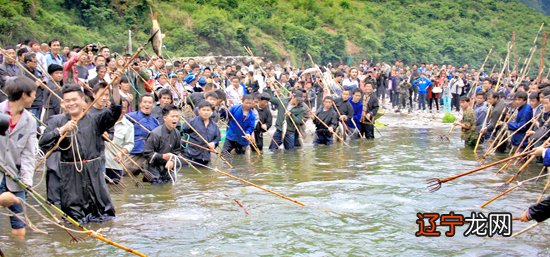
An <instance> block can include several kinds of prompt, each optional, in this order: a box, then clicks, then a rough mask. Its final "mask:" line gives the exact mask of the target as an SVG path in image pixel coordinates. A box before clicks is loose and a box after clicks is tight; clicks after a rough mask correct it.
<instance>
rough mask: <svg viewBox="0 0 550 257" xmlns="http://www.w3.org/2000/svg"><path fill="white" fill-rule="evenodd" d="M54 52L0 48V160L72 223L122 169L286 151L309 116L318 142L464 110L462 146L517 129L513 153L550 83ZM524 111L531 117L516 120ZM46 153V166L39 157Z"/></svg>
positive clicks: (91, 48)
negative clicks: (41, 170) (401, 117)
mask: <svg viewBox="0 0 550 257" xmlns="http://www.w3.org/2000/svg"><path fill="white" fill-rule="evenodd" d="M61 49H62V48H61V42H60V41H59V40H55V39H54V40H51V41H50V42H49V43H47V44H45V43H42V44H41V43H39V42H37V41H33V40H29V41H26V42H24V43H22V44H20V45H18V46H17V47H12V46H7V47H4V48H3V49H2V64H1V65H0V89H1V90H2V91H1V92H0V94H1V95H0V102H1V104H0V112H2V113H6V114H8V115H10V116H11V118H10V121H9V128H8V130H9V131H8V132H6V136H0V139H1V140H0V145H2V146H3V148H2V149H6V156H5V157H0V164H1V165H2V166H5V168H4V169H5V171H3V172H7V171H11V172H13V173H14V174H15V175H16V176H17V177H19V178H21V180H22V181H23V182H24V184H25V185H27V186H32V185H33V180H32V177H33V174H34V171H35V166H37V167H40V166H42V164H44V165H45V167H46V189H47V199H48V201H49V202H51V203H53V204H55V205H57V206H59V207H60V208H61V209H62V210H63V211H64V212H65V213H67V214H68V215H69V216H71V217H73V218H74V219H77V220H79V221H81V222H90V221H94V222H101V221H104V220H109V219H111V218H112V217H114V216H115V209H114V206H113V204H112V201H111V197H110V194H109V190H108V187H107V184H108V183H113V184H117V183H119V181H120V179H121V177H123V176H125V175H129V176H137V175H139V174H142V179H143V181H144V182H150V183H154V184H162V183H169V182H175V180H176V177H177V172H178V170H179V169H181V168H182V167H185V166H186V165H192V164H196V165H202V166H208V165H209V163H210V161H211V158H212V156H213V155H217V156H219V158H222V159H224V161H227V159H231V158H230V156H231V154H245V153H246V152H247V149H250V152H252V153H254V154H256V153H257V154H261V153H263V152H264V148H266V147H264V145H266V146H267V144H268V146H267V148H268V149H269V150H270V151H273V152H278V151H280V150H281V149H284V151H291V150H292V149H295V148H296V147H301V146H303V144H304V139H305V138H306V137H307V133H306V129H305V127H306V123H307V122H308V121H309V120H311V121H312V122H313V124H314V126H315V132H314V135H313V144H314V145H319V144H324V145H331V144H333V143H334V142H335V141H338V140H339V141H352V140H363V139H366V140H371V139H374V137H375V134H374V125H375V122H376V119H377V118H378V117H379V116H380V115H381V114H382V110H383V109H386V111H394V112H406V111H408V112H409V113H418V112H428V111H429V112H439V110H440V109H442V110H443V111H444V112H455V113H457V112H459V111H462V112H463V118H462V119H461V121H457V122H455V123H454V124H453V125H455V126H460V127H461V129H462V132H463V139H464V140H465V142H466V143H467V144H469V145H475V144H476V143H477V141H478V140H477V139H478V135H479V133H481V134H482V136H481V138H482V140H486V141H490V140H491V139H494V138H495V137H497V136H498V133H494V132H495V131H500V130H501V128H503V127H506V128H507V130H510V131H518V132H516V133H515V134H514V135H513V137H512V140H511V146H512V147H516V149H517V148H522V147H527V145H528V144H529V142H532V141H535V139H536V138H543V140H539V141H540V144H538V145H537V144H533V145H532V146H530V147H538V146H540V145H542V143H543V142H544V140H545V139H546V138H547V137H548V135H546V134H547V133H546V131H548V126H549V124H548V122H547V121H548V118H549V117H550V92H549V91H550V87H548V83H547V81H536V80H531V79H529V78H524V79H519V75H518V74H514V73H512V74H509V76H507V77H506V78H505V79H501V80H499V79H498V78H497V77H498V74H495V73H492V72H486V71H484V70H480V71H477V70H475V69H471V68H469V66H468V65H463V66H462V67H454V66H453V65H437V64H424V63H422V64H420V65H419V66H418V65H416V64H413V65H411V66H408V65H405V64H404V63H403V62H401V61H396V62H395V63H394V64H393V65H391V64H389V63H385V62H382V63H369V62H368V61H367V60H363V61H362V62H361V64H360V65H359V66H357V67H349V66H347V65H343V64H340V65H334V66H333V65H331V64H328V65H326V66H322V67H319V66H317V65H312V66H313V67H309V68H306V67H304V68H296V67H291V66H288V65H287V66H281V65H279V64H273V63H271V62H265V63H261V64H258V63H246V64H233V63H232V64H229V65H218V64H209V65H207V64H201V63H197V62H196V61H195V60H194V59H192V58H189V59H186V60H166V59H163V58H161V57H158V56H154V57H153V56H149V55H147V53H146V52H144V53H143V55H141V56H139V57H137V58H135V59H133V58H132V57H131V55H129V54H127V55H117V54H116V53H112V52H111V51H110V49H109V48H108V47H106V46H103V47H97V46H96V45H93V44H92V45H86V46H84V47H73V48H70V49H69V48H67V47H65V48H63V50H61ZM519 80H521V81H519ZM497 81H501V82H502V83H497ZM439 99H441V101H440V100H439ZM507 99H513V102H512V103H509V101H508V102H507ZM474 101H475V104H474V103H473V102H474ZM541 102H542V104H541ZM491 106H492V107H491ZM25 109H26V110H25ZM509 110H516V111H515V112H513V111H509ZM512 113H517V114H512ZM539 113H540V115H539ZM503 114H504V115H503ZM487 117H488V118H487ZM532 117H537V119H536V121H534V123H535V125H534V126H531V127H529V126H524V124H526V123H529V122H533V121H532V120H531V119H532ZM272 127H274V129H272V131H273V130H274V132H273V135H272V136H271V137H270V136H269V134H268V131H269V130H270V129H271V128H272ZM540 131H542V132H540ZM524 137H529V140H523V138H524ZM506 147H507V146H506V144H502V145H500V146H499V149H500V150H501V151H505V149H506ZM220 148H221V149H220ZM40 153H42V154H40ZM43 155H45V157H46V158H47V159H46V160H45V161H44V162H42V161H41V158H37V156H40V157H41V156H43ZM3 172H0V182H1V183H2V184H0V189H1V192H2V194H1V195H0V204H2V205H3V206H6V207H8V206H9V208H10V210H11V211H12V212H14V213H16V214H17V213H21V212H22V208H21V203H20V202H19V201H17V198H14V197H15V196H17V197H19V198H21V199H24V198H25V194H24V192H23V190H24V188H23V187H21V186H20V185H18V184H16V183H15V182H13V181H11V180H10V179H8V178H6V177H4V176H3ZM11 224H12V228H13V231H14V234H23V235H24V233H25V232H24V228H25V224H24V222H22V221H21V220H20V219H18V218H17V217H11Z"/></svg>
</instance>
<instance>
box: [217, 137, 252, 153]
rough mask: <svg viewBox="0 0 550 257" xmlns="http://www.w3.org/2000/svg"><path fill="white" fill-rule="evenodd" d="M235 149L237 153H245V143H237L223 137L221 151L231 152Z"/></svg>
mask: <svg viewBox="0 0 550 257" xmlns="http://www.w3.org/2000/svg"><path fill="white" fill-rule="evenodd" d="M233 149H235V152H236V153H237V154H244V153H246V145H241V144H239V143H237V141H231V140H229V139H225V143H224V144H223V149H222V151H223V152H228V153H231V151H233Z"/></svg>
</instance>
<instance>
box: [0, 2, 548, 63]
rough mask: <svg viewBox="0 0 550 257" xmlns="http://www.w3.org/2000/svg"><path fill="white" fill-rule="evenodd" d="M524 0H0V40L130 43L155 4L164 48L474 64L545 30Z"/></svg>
mask: <svg viewBox="0 0 550 257" xmlns="http://www.w3.org/2000/svg"><path fill="white" fill-rule="evenodd" d="M524 1H525V2H526V3H525V4H523V3H521V2H519V1H518V0H502V1H490V0H455V1H451V0H448V1H443V0H387V1H384V0H370V1H354V0H324V1H316V0H293V1H288V0H280V1H277V0H194V1H191V0H167V1H156V2H155V1H148V0H147V1H146V0H80V1H76V0H19V1H8V0H0V43H3V44H4V45H5V44H15V43H16V42H20V41H22V40H24V39H27V38H36V39H38V40H40V41H47V40H49V39H52V38H59V39H61V40H62V42H63V43H64V45H70V46H72V45H84V44H86V43H92V42H95V43H98V44H103V45H108V46H109V47H111V48H112V50H114V51H116V52H121V53H123V52H124V51H125V50H124V49H125V47H126V45H127V40H128V30H131V31H132V35H133V45H134V49H136V48H137V46H138V45H139V44H141V43H143V42H144V41H146V40H147V38H148V35H149V30H150V27H151V19H150V13H151V11H156V12H158V14H159V22H160V24H161V27H162V32H163V34H164V35H165V37H164V44H165V46H166V49H165V51H164V52H165V53H166V57H172V56H194V55H205V54H207V53H213V54H214V55H246V52H245V50H244V48H243V46H250V47H251V48H252V50H253V51H254V52H255V54H256V55H258V56H266V57H268V58H271V59H273V60H275V61H283V60H291V61H292V62H293V63H295V64H302V63H309V60H308V59H307V53H310V54H311V55H312V56H313V59H314V60H315V61H316V62H323V63H324V62H333V63H335V62H340V61H344V62H354V63H357V62H358V61H359V60H360V59H363V58H368V59H370V60H374V61H384V60H385V61H393V60H395V59H402V60H403V61H404V62H405V63H412V62H438V63H452V64H455V65H461V64H464V63H469V64H471V65H473V66H474V67H475V66H478V65H480V64H481V62H482V61H483V59H484V58H485V56H486V54H487V52H488V51H489V49H490V48H491V47H493V48H494V50H493V54H492V56H491V58H490V61H489V62H490V63H489V64H491V63H499V62H500V60H501V59H504V57H505V56H506V45H507V43H508V41H510V39H511V34H512V32H513V31H515V32H516V33H517V39H516V41H517V56H516V58H515V60H516V62H522V60H523V59H524V58H525V56H526V55H527V54H528V52H529V48H530V47H531V46H532V44H533V39H534V37H535V35H536V33H537V31H538V29H539V27H540V24H541V23H542V22H545V23H546V24H547V26H546V27H545V28H544V30H543V32H549V31H550V30H549V29H548V26H550V17H549V16H545V15H544V14H543V13H541V12H538V11H535V10H533V9H531V8H530V7H528V6H527V5H526V4H529V3H531V4H530V5H529V6H532V4H535V3H538V5H537V6H540V7H541V8H543V9H544V8H546V9H545V10H547V8H548V2H549V1H545V0H543V1H536V0H531V1H528V0H524ZM527 2H529V3H527ZM540 38H541V37H540V36H539V43H540ZM148 52H149V54H152V50H151V48H148ZM537 56H538V55H537ZM547 56H548V55H547ZM547 61H548V60H547ZM533 62H535V61H533Z"/></svg>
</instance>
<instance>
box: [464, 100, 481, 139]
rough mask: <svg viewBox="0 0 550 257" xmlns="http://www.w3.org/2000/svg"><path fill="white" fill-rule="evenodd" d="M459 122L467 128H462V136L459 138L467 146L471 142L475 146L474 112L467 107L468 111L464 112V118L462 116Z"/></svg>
mask: <svg viewBox="0 0 550 257" xmlns="http://www.w3.org/2000/svg"><path fill="white" fill-rule="evenodd" d="M461 122H462V124H464V125H465V126H466V127H468V128H462V135H461V137H460V138H461V139H462V140H464V141H465V142H466V143H468V144H469V143H472V142H473V143H474V144H475V143H476V141H477V136H478V134H477V132H476V118H475V115H474V110H473V109H472V108H471V107H468V109H466V111H464V116H462V120H461Z"/></svg>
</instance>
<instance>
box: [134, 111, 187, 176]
mask: <svg viewBox="0 0 550 257" xmlns="http://www.w3.org/2000/svg"><path fill="white" fill-rule="evenodd" d="M162 117H163V119H164V122H163V123H164V124H163V125H161V126H158V127H156V128H155V129H153V131H151V133H149V135H147V139H146V140H145V147H144V150H143V155H144V156H145V158H147V160H148V161H147V165H148V167H147V170H149V171H150V172H151V176H149V177H146V176H144V177H143V181H144V182H151V183H153V184H163V183H167V182H169V181H170V180H171V179H172V182H175V180H176V178H175V176H176V175H177V174H176V173H177V171H178V169H179V168H181V166H182V162H181V161H180V159H178V158H177V155H181V154H182V153H183V149H182V147H181V135H180V133H179V132H178V130H177V129H176V126H177V125H178V121H179V119H180V114H179V112H178V108H177V107H176V106H174V105H172V104H168V105H166V106H164V107H163V109H162Z"/></svg>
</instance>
